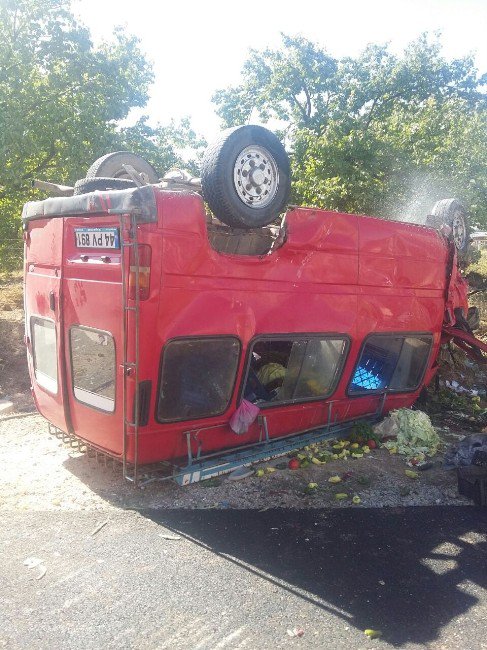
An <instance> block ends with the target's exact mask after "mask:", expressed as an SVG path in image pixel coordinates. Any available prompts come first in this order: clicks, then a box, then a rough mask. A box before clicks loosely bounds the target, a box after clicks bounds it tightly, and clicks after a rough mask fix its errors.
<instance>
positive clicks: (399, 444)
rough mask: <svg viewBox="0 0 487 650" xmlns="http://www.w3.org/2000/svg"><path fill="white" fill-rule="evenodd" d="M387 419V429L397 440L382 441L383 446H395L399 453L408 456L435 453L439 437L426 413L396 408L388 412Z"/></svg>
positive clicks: (390, 447) (438, 444) (432, 454)
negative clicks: (388, 421)
mask: <svg viewBox="0 0 487 650" xmlns="http://www.w3.org/2000/svg"><path fill="white" fill-rule="evenodd" d="M389 419H390V420H391V422H390V429H389V430H390V431H391V433H392V434H395V435H396V436H397V440H394V441H392V440H391V441H388V442H386V443H384V446H385V447H387V448H388V449H392V448H393V447H396V448H397V451H398V453H399V454H403V455H404V456H407V457H408V458H413V457H415V456H418V455H420V454H425V455H426V456H434V455H435V454H436V453H437V451H438V447H439V446H440V438H439V436H438V434H437V433H436V431H435V429H434V427H433V425H432V424H431V420H430V419H429V417H428V416H427V415H426V413H423V411H411V409H397V410H395V411H391V412H390V413H389Z"/></svg>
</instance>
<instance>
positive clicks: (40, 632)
mask: <svg viewBox="0 0 487 650" xmlns="http://www.w3.org/2000/svg"><path fill="white" fill-rule="evenodd" d="M0 521H1V528H0V548H1V549H2V555H1V564H0V603H1V607H0V647H6V648H23V649H24V648H29V649H36V648H50V649H57V648H63V649H70V648H76V649H77V650H78V649H84V648H101V647H102V648H117V649H119V648H176V649H177V648H190V649H196V648H200V649H203V650H206V649H214V648H244V647H245V648H251V649H253V648H281V647H302V648H327V649H328V648H330V649H333V650H334V649H335V648H337V649H339V648H347V649H350V648H369V647H370V648H379V647H380V648H387V647H400V648H419V647H428V648H445V649H448V650H450V649H454V648H462V650H464V649H468V650H477V649H480V648H487V589H486V588H487V511H486V510H478V509H475V508H473V507H444V508H443V507H436V508H409V509H394V510H386V509H383V510H371V509H358V508H357V509H356V510H353V509H352V510H351V509H346V510H345V509H344V510H300V511H298V510H294V511H293V510H267V511H264V512H256V511H253V510H211V509H209V510H157V511H150V512H140V513H137V512H133V511H117V510H115V511H100V512H93V511H92V512H79V511H78V512H69V511H63V512H25V513H24V512H9V513H6V512H4V513H2V514H1V515H0ZM104 522H107V523H106V524H105V525H104V526H103V527H102V528H101V529H99V530H98V532H96V534H92V533H93V532H94V531H95V530H96V529H97V528H98V527H99V525H100V524H102V523H104ZM174 535H177V536H179V537H180V539H168V537H171V536H174ZM33 557H35V558H37V559H38V560H42V563H41V564H40V565H38V566H36V567H34V568H28V567H27V566H26V565H25V564H24V561H25V560H26V559H27V558H33ZM42 574H44V575H42ZM40 576H42V577H40ZM294 628H302V630H303V631H304V634H303V636H302V637H291V636H289V634H288V632H287V631H288V630H293V629H294ZM365 628H375V629H379V630H381V631H382V633H383V637H382V640H380V641H370V640H368V639H367V638H366V637H365V635H364V632H363V630H364V629H365Z"/></svg>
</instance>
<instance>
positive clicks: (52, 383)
mask: <svg viewBox="0 0 487 650" xmlns="http://www.w3.org/2000/svg"><path fill="white" fill-rule="evenodd" d="M30 329H31V338H32V347H33V357H34V374H35V378H36V381H37V383H38V384H39V386H42V388H45V389H46V390H48V391H49V392H50V393H57V349H56V328H55V325H54V323H53V321H51V320H47V319H46V318H40V317H38V316H32V317H31V319H30Z"/></svg>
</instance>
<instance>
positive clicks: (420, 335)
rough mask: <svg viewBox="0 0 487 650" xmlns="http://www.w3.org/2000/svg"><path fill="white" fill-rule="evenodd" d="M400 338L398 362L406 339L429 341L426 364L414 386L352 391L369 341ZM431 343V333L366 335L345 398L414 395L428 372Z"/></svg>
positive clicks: (374, 333)
mask: <svg viewBox="0 0 487 650" xmlns="http://www.w3.org/2000/svg"><path fill="white" fill-rule="evenodd" d="M374 337H375V338H377V337H381V338H402V339H404V340H403V343H402V345H401V350H400V352H399V356H398V359H397V361H399V359H400V356H401V353H402V348H403V346H404V341H405V340H406V339H408V338H428V339H429V341H430V347H429V350H428V356H427V358H426V363H425V364H424V368H423V372H422V373H421V375H420V379H419V381H418V383H417V384H416V386H415V387H414V388H407V389H405V388H376V389H374V390H363V391H357V390H355V391H352V381H353V378H354V376H355V372H356V371H357V368H358V365H359V363H360V360H361V358H362V354H363V352H364V350H365V346H366V345H367V343H368V341H369V339H371V338H374ZM433 343H434V336H433V333H432V332H371V333H370V334H367V336H366V337H365V338H364V340H363V341H362V345H361V346H360V350H359V353H358V355H357V361H356V362H355V365H354V367H353V370H352V374H351V375H350V380H349V382H348V385H347V390H346V395H347V397H366V396H367V395H384V394H385V393H392V394H401V393H414V392H415V391H417V390H418V388H419V387H420V386H421V384H422V383H423V380H424V376H425V375H426V372H427V370H428V367H429V364H430V361H431V354H432V351H433ZM396 368H397V363H396V365H395V367H394V371H393V373H392V376H391V379H392V378H393V377H394V373H395V372H396Z"/></svg>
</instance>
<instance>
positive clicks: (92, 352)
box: [70, 325, 115, 413]
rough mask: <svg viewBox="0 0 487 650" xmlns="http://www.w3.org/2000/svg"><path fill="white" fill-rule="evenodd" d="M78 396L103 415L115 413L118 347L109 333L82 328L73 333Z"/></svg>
mask: <svg viewBox="0 0 487 650" xmlns="http://www.w3.org/2000/svg"><path fill="white" fill-rule="evenodd" d="M70 343H71V367H72V375H73V392H74V396H75V397H76V399H77V400H79V401H80V402H83V403H84V404H87V405H88V406H93V407H94V408H97V409H100V410H102V411H107V412H110V413H111V412H112V411H114V410H115V343H114V340H113V337H112V336H111V334H109V333H108V332H103V331H101V330H94V329H90V328H86V327H82V326H77V325H75V326H73V327H72V328H71V330H70Z"/></svg>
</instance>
